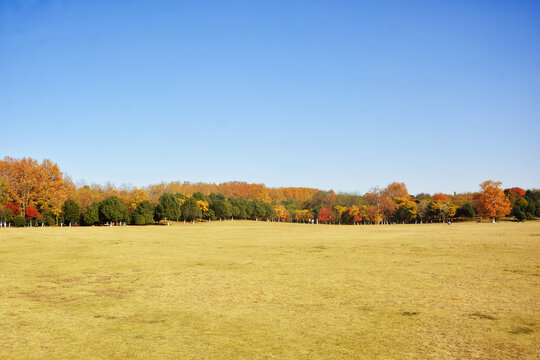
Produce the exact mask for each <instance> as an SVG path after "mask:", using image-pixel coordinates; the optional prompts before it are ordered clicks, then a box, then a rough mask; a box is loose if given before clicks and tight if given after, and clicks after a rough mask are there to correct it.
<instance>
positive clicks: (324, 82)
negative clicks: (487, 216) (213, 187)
mask: <svg viewBox="0 0 540 360" xmlns="http://www.w3.org/2000/svg"><path fill="white" fill-rule="evenodd" d="M539 140H540V2H539V1H512V0H509V1H495V0H494V1H487V0H485V1H484V0H477V1H433V0H426V1H403V0H399V1H358V0H355V1H338V0H332V1H330V0H329V1H300V0H299V1H293V0H287V1H247V0H246V1H235V0H232V1H204V0H202V1H173V0H171V1H160V0H148V1H137V0H130V1H114V0H112V1H110V0H107V1H105V0H104V1H99V0H92V1H56V0H50V1H23V0H21V1H15V0H0V155H2V156H4V155H10V156H13V157H23V156H31V157H34V158H38V159H43V158H50V159H51V160H53V161H55V162H57V163H58V164H59V166H60V168H61V169H62V170H63V171H64V172H66V173H68V174H69V175H71V176H72V178H73V179H74V180H75V181H77V180H80V179H85V180H86V181H87V182H89V183H92V182H98V183H104V182H106V181H112V182H113V183H116V184H123V183H131V184H133V185H136V186H141V185H147V184H150V183H157V182H161V181H173V180H180V181H184V180H189V181H205V182H222V181H228V180H241V181H248V182H262V183H265V184H267V185H269V186H310V187H318V188H322V189H334V190H336V191H352V192H359V193H364V192H366V191H367V190H368V189H369V188H371V187H372V186H376V185H380V186H385V185H387V184H388V183H390V182H392V181H403V182H405V183H406V184H407V186H408V187H409V191H410V192H411V193H418V192H421V191H425V192H431V193H433V192H438V191H442V192H453V191H458V192H461V191H476V190H477V189H478V184H479V183H480V182H481V181H483V180H487V179H493V180H500V181H503V186H504V187H511V186H521V187H524V188H531V187H537V188H538V187H540V141H539Z"/></svg>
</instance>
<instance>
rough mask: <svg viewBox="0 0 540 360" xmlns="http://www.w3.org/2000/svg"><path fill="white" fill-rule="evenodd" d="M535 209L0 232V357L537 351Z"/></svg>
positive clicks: (498, 354) (539, 275)
mask: <svg viewBox="0 0 540 360" xmlns="http://www.w3.org/2000/svg"><path fill="white" fill-rule="evenodd" d="M539 347H540V222H530V223H525V224H518V223H498V224H488V223H486V224H476V223H467V224H453V225H451V226H448V225H443V224H429V225H391V226H329V225H299V224H277V223H266V222H248V221H234V222H231V221H229V222H219V221H218V222H212V223H205V224H195V225H193V224H178V225H173V226H150V227H113V228H108V227H92V228H83V227H80V228H24V229H0V359H75V358H76V359H192V358H193V359H228V358H241V359H344V358H350V359H358V358H384V359H387V358H394V359H413V358H414V359H417V358H431V359H434V358H437V359H441V358H448V359H454V358H461V359H468V358H482V359H516V358H523V359H527V358H528V359H535V358H536V359H538V358H539V357H540V350H539Z"/></svg>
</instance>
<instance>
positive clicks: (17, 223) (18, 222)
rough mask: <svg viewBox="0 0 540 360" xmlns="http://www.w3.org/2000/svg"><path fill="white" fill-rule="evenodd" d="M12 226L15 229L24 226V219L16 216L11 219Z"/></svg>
mask: <svg viewBox="0 0 540 360" xmlns="http://www.w3.org/2000/svg"><path fill="white" fill-rule="evenodd" d="M13 225H15V226H16V227H23V226H26V219H25V218H24V217H23V216H22V215H17V216H15V218H14V219H13Z"/></svg>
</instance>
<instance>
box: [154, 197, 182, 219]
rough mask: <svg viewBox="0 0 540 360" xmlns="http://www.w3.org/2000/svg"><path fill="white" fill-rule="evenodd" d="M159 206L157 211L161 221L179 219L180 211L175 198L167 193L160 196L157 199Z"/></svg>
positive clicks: (178, 203)
mask: <svg viewBox="0 0 540 360" xmlns="http://www.w3.org/2000/svg"><path fill="white" fill-rule="evenodd" d="M159 205H161V208H160V209H159V211H160V216H161V219H167V220H178V219H179V218H180V215H181V214H182V211H181V208H180V201H179V200H178V198H177V197H176V196H174V195H172V194H169V193H165V194H163V195H161V196H160V197H159ZM156 210H157V209H156ZM161 219H159V220H161ZM159 220H158V221H159Z"/></svg>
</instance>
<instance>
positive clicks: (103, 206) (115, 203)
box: [99, 196, 129, 223]
mask: <svg viewBox="0 0 540 360" xmlns="http://www.w3.org/2000/svg"><path fill="white" fill-rule="evenodd" d="M99 219H100V221H101V222H104V223H105V222H109V223H113V222H115V223H116V222H119V221H128V220H129V218H128V212H127V208H126V204H125V203H124V202H123V201H122V200H121V199H120V198H118V197H117V196H109V197H108V198H106V199H105V200H103V201H102V202H101V203H100V204H99Z"/></svg>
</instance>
